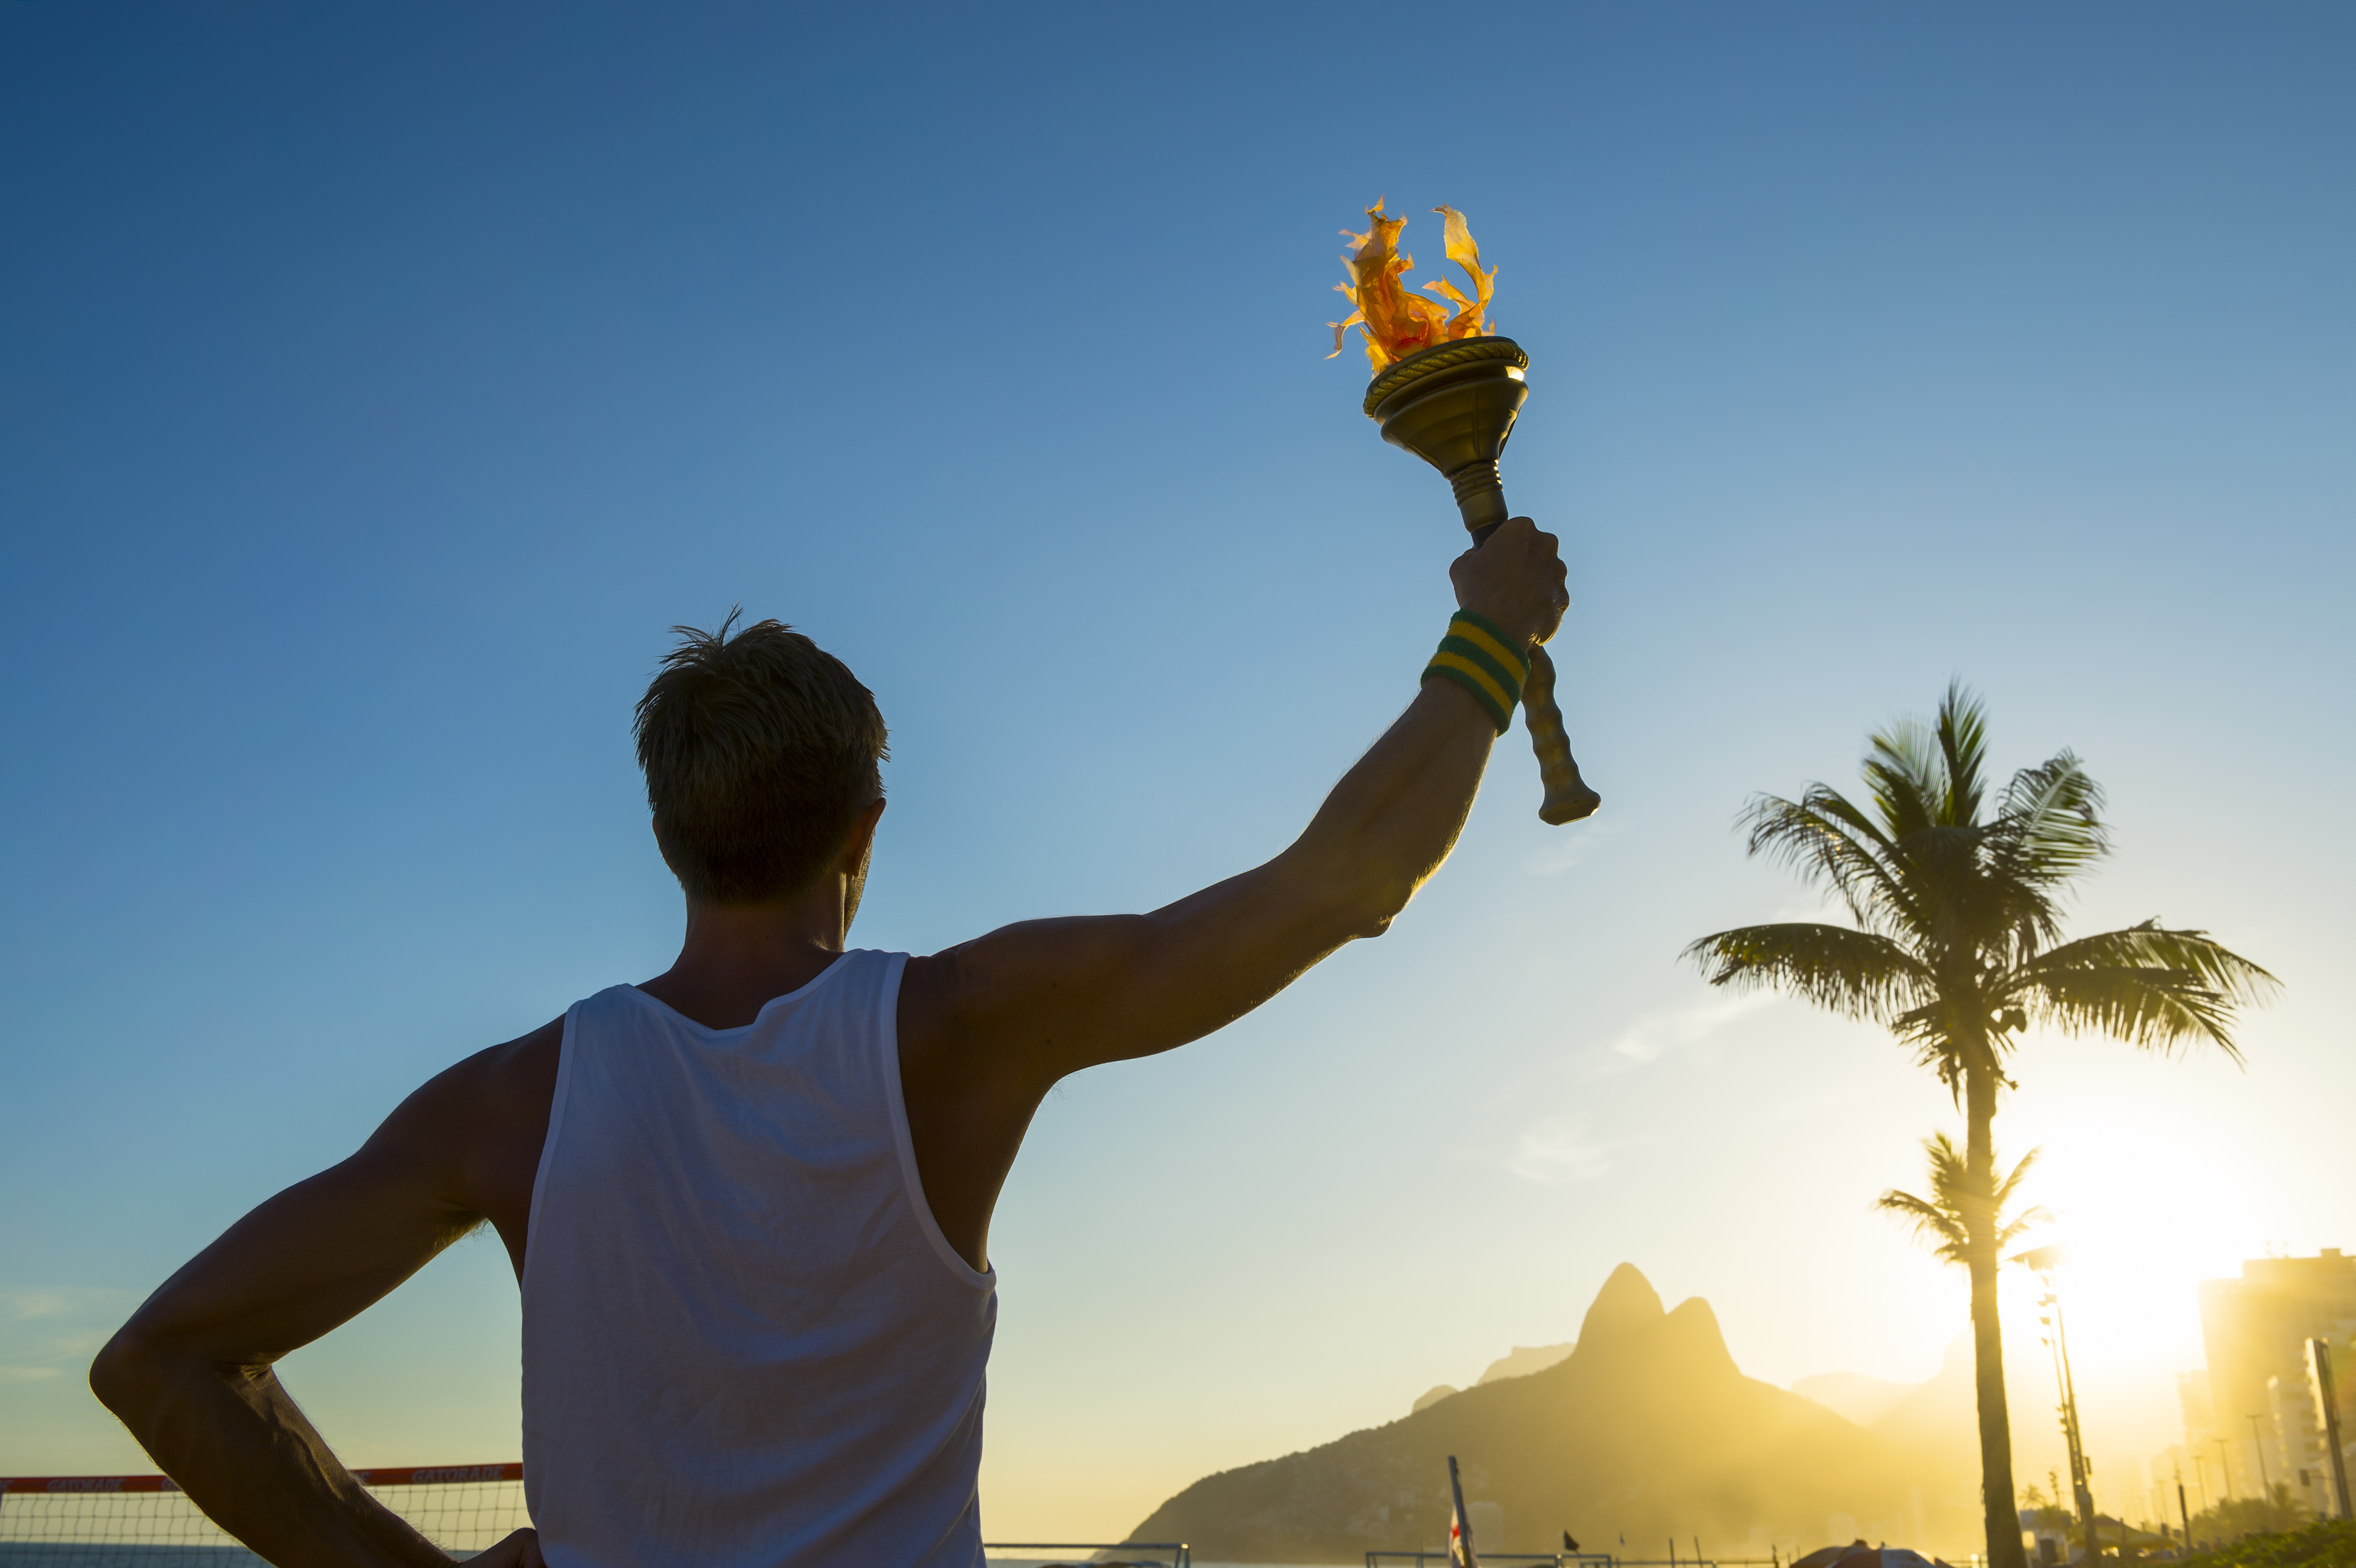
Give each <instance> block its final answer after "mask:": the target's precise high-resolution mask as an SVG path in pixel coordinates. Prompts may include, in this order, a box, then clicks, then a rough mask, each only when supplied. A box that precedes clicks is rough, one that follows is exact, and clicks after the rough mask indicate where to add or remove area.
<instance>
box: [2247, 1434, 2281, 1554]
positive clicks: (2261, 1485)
mask: <svg viewBox="0 0 2356 1568" xmlns="http://www.w3.org/2000/svg"><path fill="white" fill-rule="evenodd" d="M2242 1419H2243V1420H2244V1421H2246V1422H2248V1423H2250V1446H2251V1448H2253V1449H2254V1450H2255V1451H2256V1453H2257V1455H2258V1500H2259V1501H2260V1502H2262V1503H2264V1504H2265V1505H2266V1528H2267V1529H2268V1530H2272V1529H2274V1527H2275V1484H2274V1482H2273V1481H2271V1480H2269V1479H2267V1477H2266V1440H2265V1438H2263V1437H2260V1436H2259V1435H2258V1423H2260V1422H2262V1421H2264V1420H2265V1416H2262V1415H2245V1416H2244V1417H2243V1418H2242Z"/></svg>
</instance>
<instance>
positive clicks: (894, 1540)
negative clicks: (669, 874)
mask: <svg viewBox="0 0 2356 1568" xmlns="http://www.w3.org/2000/svg"><path fill="white" fill-rule="evenodd" d="M906 962H907V955H906V954H905V953H883V952H850V953H845V954H844V955H843V956H842V957H841V958H840V959H838V960H836V961H835V962H834V963H833V964H832V966H830V968H829V969H827V970H826V972H824V973H822V974H820V975H819V977H818V978H817V979H816V980H813V981H811V982H810V983H809V984H808V985H805V986H803V987H802V988H801V989H800V990H798V991H796V992H793V993H789V994H787V995H784V996H780V997H778V998H776V1000H775V1001H773V1002H771V1003H769V1004H768V1005H766V1006H765V1007H763V1008H762V1009H761V1013H760V1016H759V1017H757V1018H755V1020H754V1021H753V1022H752V1023H751V1024H749V1025H747V1026H744V1027H743V1028H738V1029H707V1028H705V1027H703V1026H701V1025H700V1024H696V1023H693V1022H691V1021H690V1020H689V1019H687V1018H685V1017H682V1016H681V1015H679V1014H677V1013H674V1012H673V1011H671V1010H670V1009H669V1007H666V1006H664V1005H663V1004H661V1003H659V1002H658V1001H656V1000H655V999H654V998H653V997H651V996H648V994H647V993H645V992H643V991H640V990H638V989H637V987H636V986H632V985H616V986H615V987H614V988H613V989H612V990H610V991H601V992H599V993H597V994H596V995H594V996H592V997H590V998H589V999H588V1000H586V1001H584V1002H579V1003H575V1004H573V1008H572V1009H571V1011H569V1012H567V1013H566V1014H565V1015H564V1044H563V1053H562V1061H561V1063H560V1065H559V1067H558V1069H557V1075H556V1094H555V1098H554V1101H552V1104H551V1106H550V1109H549V1116H548V1144H547V1147H546V1149H545V1150H544V1151H543V1152H542V1153H541V1160H540V1175H539V1178H538V1180H537V1181H536V1182H535V1183H534V1185H533V1187H532V1195H531V1221H530V1224H531V1229H530V1233H529V1236H528V1238H527V1240H526V1245H525V1251H524V1268H523V1472H524V1495H525V1498H526V1501H527V1503H528V1504H529V1506H530V1509H531V1517H532V1521H533V1523H534V1524H535V1525H537V1526H538V1527H539V1530H540V1541H541V1551H542V1552H545V1553H546V1554H547V1558H548V1561H549V1563H550V1564H551V1568H672V1565H677V1568H789V1565H790V1568H830V1565H835V1564H840V1565H841V1568H937V1565H948V1564H954V1565H955V1568H977V1565H979V1564H980V1563H981V1562H982V1553H981V1518H980V1508H979V1505H978V1503H977V1500H976V1495H975V1477H976V1472H977V1470H978V1468H979V1467H980V1462H981V1410H982V1392H983V1391H982V1372H983V1368H984V1366H985V1364H986V1363H987V1362H988V1360H989V1359H990V1341H991V1332H992V1330H993V1329H994V1328H995V1326H996V1324H997V1316H998V1290H997V1276H996V1273H995V1271H993V1272H992V1273H987V1274H982V1273H975V1272H974V1271H973V1270H972V1269H971V1268H970V1267H969V1266H968V1265H967V1263H966V1262H965V1260H964V1259H962V1258H960V1257H958V1254H957V1252H956V1251H955V1250H954V1249H953V1248H951V1247H950V1246H949V1244H948V1240H945V1239H944V1238H943V1237H942V1235H941V1231H940V1227H939V1226H938V1225H937V1224H935V1223H934V1221H933V1216H932V1211H931V1209H930V1208H928V1207H927V1206H926V1203H925V1197H924V1188H923V1187H921V1186H920V1185H919V1184H918V1182H917V1179H916V1155H915V1152H914V1150H913V1148H912V1147H911V1145H910V1144H909V1142H908V1118H907V1112H906V1110H905V1107H904V1105H903V1103H902V1101H901V1098H900V1052H899V1036H898V1031H897V1029H896V1027H895V1015H896V1011H897V1007H898V1003H899V995H900V973H901V970H902V967H903V966H904V965H905V963H906Z"/></svg>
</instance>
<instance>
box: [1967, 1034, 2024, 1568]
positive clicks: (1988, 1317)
mask: <svg viewBox="0 0 2356 1568" xmlns="http://www.w3.org/2000/svg"><path fill="white" fill-rule="evenodd" d="M1964 1106H1965V1121H1966V1122H1967V1123H1968V1142H1967V1144H1966V1145H1965V1151H1964V1163H1965V1169H1966V1171H1967V1172H1968V1173H1969V1175H1970V1177H1971V1183H1972V1191H1973V1192H1974V1193H1975V1194H1976V1195H1980V1198H1981V1200H1980V1201H1976V1202H1975V1203H1974V1204H1973V1205H1972V1206H1971V1208H1970V1209H1969V1210H1968V1211H1967V1212H1966V1214H1965V1230H1966V1234H1967V1235H1968V1236H1969V1238H1970V1241H1971V1259H1970V1268H1971V1276H1972V1357H1973V1373H1974V1378H1975V1380H1976V1382H1977V1384H1978V1388H1979V1410H1980V1501H1981V1506H1982V1509H1983V1510H1984V1512H1985V1515H1986V1520H1987V1555H1988V1563H1989V1565H1990V1568H2028V1555H2027V1553H2025V1552H2023V1551H2022V1550H2021V1546H2020V1514H2019V1510H2018V1509H2017V1507H2016V1505H2015V1503H2014V1501H2013V1496H2014V1494H2013V1487H2012V1417H2011V1415H2010V1413H2009V1412H2008V1411H2007V1410H2006V1408H2005V1402H2004V1330H2003V1326H2002V1325H2001V1324H2000V1323H1998V1322H1997V1298H1996V1273H1997V1263H1998V1262H1999V1260H1998V1259H1997V1255H1996V1219H1997V1216H1996V1204H1995V1202H1994V1200H1993V1195H1994V1193H1995V1191H1996V1070H1995V1068H1994V1066H1993V1064H1990V1065H1987V1066H1982V1067H1973V1068H1968V1069H1965V1073H1964Z"/></svg>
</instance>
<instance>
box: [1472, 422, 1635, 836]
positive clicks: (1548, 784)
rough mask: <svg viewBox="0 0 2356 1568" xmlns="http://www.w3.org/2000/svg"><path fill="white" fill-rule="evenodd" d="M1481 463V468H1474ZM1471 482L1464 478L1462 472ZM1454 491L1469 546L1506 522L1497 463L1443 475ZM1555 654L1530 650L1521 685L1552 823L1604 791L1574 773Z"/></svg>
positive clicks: (1587, 811)
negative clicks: (1526, 674)
mask: <svg viewBox="0 0 2356 1568" xmlns="http://www.w3.org/2000/svg"><path fill="white" fill-rule="evenodd" d="M1479 469H1485V470H1486V472H1485V473H1476V472H1475V470H1479ZM1468 475H1470V476H1472V480H1473V482H1472V483H1470V484H1468V483H1466V482H1465V481H1466V477H1467V476H1468ZM1448 482H1449V484H1450V486H1451V487H1452V488H1453V489H1455V491H1456V510H1458V511H1459V512H1460V513H1462V516H1463V518H1464V526H1465V528H1466V529H1467V530H1468V531H1470V532H1471V533H1472V548H1473V549H1475V550H1478V549H1480V548H1481V546H1483V544H1486V543H1488V542H1489V536H1490V535H1491V534H1493V533H1494V532H1497V530H1498V529H1500V528H1502V527H1503V526H1505V515H1506V513H1505V483H1504V481H1503V480H1501V479H1500V478H1498V477H1497V465H1496V464H1495V463H1494V461H1492V462H1488V463H1475V464H1472V465H1469V466H1468V467H1463V468H1459V469H1458V470H1456V472H1454V473H1452V474H1451V475H1449V476H1448ZM1554 684H1555V671H1554V660H1553V659H1552V657H1550V656H1549V655H1548V654H1547V650H1545V648H1543V647H1533V648H1532V649H1531V650H1530V677H1529V679H1528V681H1526V682H1524V683H1523V686H1522V722H1523V723H1524V724H1525V725H1528V726H1529V732H1530V749H1531V750H1532V751H1535V752H1536V753H1537V758H1538V782H1539V783H1540V784H1542V785H1544V786H1545V788H1546V796H1545V799H1544V800H1541V801H1540V802H1539V804H1538V820H1539V821H1540V822H1546V823H1548V824H1550V825H1554V826H1559V825H1561V824H1562V823H1564V822H1578V821H1579V820H1580V818H1582V817H1591V816H1593V815H1594V814H1595V809H1596V808H1597V807H1598V806H1601V804H1603V797H1602V796H1601V795H1599V794H1597V793H1596V792H1595V791H1594V790H1592V789H1589V788H1588V786H1587V780H1586V779H1581V778H1580V776H1579V761H1578V759H1577V758H1576V757H1572V756H1571V755H1570V737H1569V736H1568V735H1566V734H1565V733H1564V732H1563V727H1562V709H1561V708H1560V707H1558V705H1557V704H1556V703H1555V697H1554Z"/></svg>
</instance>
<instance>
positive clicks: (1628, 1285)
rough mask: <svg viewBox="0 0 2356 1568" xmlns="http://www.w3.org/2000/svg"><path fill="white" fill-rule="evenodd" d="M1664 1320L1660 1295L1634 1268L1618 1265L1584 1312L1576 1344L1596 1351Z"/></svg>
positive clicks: (1627, 1264)
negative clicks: (1594, 1348)
mask: <svg viewBox="0 0 2356 1568" xmlns="http://www.w3.org/2000/svg"><path fill="white" fill-rule="evenodd" d="M1663 1316H1665V1313H1664V1312H1663V1311H1662V1308H1661V1293H1660V1292H1658V1291H1656V1290H1655V1289H1654V1288H1653V1283H1652V1282H1651V1281H1650V1280H1648V1279H1646V1278H1645V1277H1644V1275H1643V1274H1642V1273H1639V1272H1638V1270H1637V1268H1636V1265H1635V1264H1633V1263H1622V1264H1621V1265H1620V1266H1619V1267H1618V1268H1616V1269H1614V1270H1612V1277H1611V1278H1610V1279H1608V1280H1605V1281H1604V1282H1603V1288H1602V1289H1601V1290H1600V1291H1598V1292H1596V1293H1595V1303H1594V1305H1591V1306H1590V1307H1589V1308H1588V1309H1587V1318H1586V1320H1585V1321H1584V1322H1582V1323H1581V1324H1580V1326H1579V1338H1578V1341H1577V1343H1578V1344H1579V1345H1580V1346H1581V1347H1582V1348H1583V1347H1586V1346H1589V1345H1597V1346H1599V1347H1600V1346H1601V1344H1603V1343H1606V1342H1609V1341H1611V1340H1612V1339H1614V1338H1619V1337H1624V1336H1626V1335H1628V1334H1631V1333H1634V1332H1638V1331H1640V1330H1643V1329H1646V1328H1650V1327H1652V1326H1654V1325H1655V1324H1656V1323H1658V1322H1660V1321H1661V1319H1662V1317H1663Z"/></svg>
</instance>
